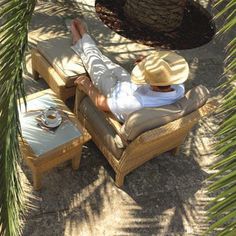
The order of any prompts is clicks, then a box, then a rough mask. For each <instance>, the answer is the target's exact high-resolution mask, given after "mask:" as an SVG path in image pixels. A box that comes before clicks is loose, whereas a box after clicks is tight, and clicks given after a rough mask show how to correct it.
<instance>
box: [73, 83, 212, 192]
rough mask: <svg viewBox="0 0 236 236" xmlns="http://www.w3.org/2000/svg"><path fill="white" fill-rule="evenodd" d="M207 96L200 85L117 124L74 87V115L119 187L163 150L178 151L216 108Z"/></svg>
mask: <svg viewBox="0 0 236 236" xmlns="http://www.w3.org/2000/svg"><path fill="white" fill-rule="evenodd" d="M208 97H209V92H208V90H207V89H206V88H205V87H204V86H202V85H200V86H197V87H195V88H193V89H192V90H190V91H189V92H188V93H187V94H186V96H185V97H184V98H182V99H180V100H179V101H178V102H176V103H175V104H172V105H166V106H163V107H159V108H144V109H141V110H139V111H136V112H134V113H132V114H131V115H130V116H129V117H128V119H127V120H126V121H125V123H124V124H120V123H119V122H118V121H117V120H116V119H115V118H114V117H113V116H112V115H111V114H107V113H104V112H101V111H99V110H98V109H97V108H96V107H95V106H94V104H93V103H92V101H91V100H90V98H89V97H88V96H85V94H84V93H83V92H82V91H80V90H79V88H77V90H76V100H75V114H76V116H77V117H78V119H79V120H80V121H81V123H82V124H83V125H84V126H85V127H86V129H87V130H88V132H89V133H90V135H91V137H92V140H93V141H94V142H95V144H96V145H97V147H98V148H99V149H100V150H101V152H102V153H103V154H104V156H105V157H106V159H107V160H108V162H109V163H110V165H111V166H112V168H113V169H114V171H115V173H116V178H115V183H116V185H117V186H118V187H121V186H122V185H123V182H124V177H125V176H126V175H127V174H128V173H129V172H131V171H133V170H134V169H136V168H137V167H139V166H141V165H142V164H143V163H145V162H146V161H148V160H150V159H152V158H153V157H156V156H158V155H159V154H161V153H164V152H166V151H171V152H172V153H173V154H176V153H177V152H178V151H179V147H180V145H181V144H182V143H183V142H184V140H185V137H186V136H187V135H188V133H189V132H190V130H191V128H192V127H193V126H194V125H195V124H196V123H197V122H198V121H199V119H200V118H201V117H203V116H205V115H208V114H209V113H211V112H212V111H213V110H214V109H215V107H216V102H215V101H207V100H208Z"/></svg>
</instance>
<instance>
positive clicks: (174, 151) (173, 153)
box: [171, 146, 180, 156]
mask: <svg viewBox="0 0 236 236" xmlns="http://www.w3.org/2000/svg"><path fill="white" fill-rule="evenodd" d="M179 150H180V146H178V147H175V148H173V149H172V150H171V153H172V155H174V156H177V155H178V154H179Z"/></svg>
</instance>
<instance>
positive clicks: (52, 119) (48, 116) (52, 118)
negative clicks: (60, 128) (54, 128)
mask: <svg viewBox="0 0 236 236" xmlns="http://www.w3.org/2000/svg"><path fill="white" fill-rule="evenodd" d="M59 118H60V115H59V114H58V111H56V110H52V109H48V110H46V111H45V112H44V120H45V122H46V124H55V123H56V122H57V121H58V119H59Z"/></svg>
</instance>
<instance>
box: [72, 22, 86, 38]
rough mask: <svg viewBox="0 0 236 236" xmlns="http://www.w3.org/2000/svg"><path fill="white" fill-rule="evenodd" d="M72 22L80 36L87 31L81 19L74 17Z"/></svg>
mask: <svg viewBox="0 0 236 236" xmlns="http://www.w3.org/2000/svg"><path fill="white" fill-rule="evenodd" d="M74 22H75V25H76V27H77V29H78V30H79V33H80V35H81V36H83V35H84V34H86V33H87V29H86V27H85V25H84V23H83V22H82V21H81V20H79V19H75V20H74Z"/></svg>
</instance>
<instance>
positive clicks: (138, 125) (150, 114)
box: [121, 85, 209, 141]
mask: <svg viewBox="0 0 236 236" xmlns="http://www.w3.org/2000/svg"><path fill="white" fill-rule="evenodd" d="M208 97H209V91H208V90H207V88H206V87H204V86H203V85H199V86H197V87H195V88H193V89H191V90H190V91H188V92H187V93H186V95H185V96H184V97H183V98H181V99H180V100H179V101H177V102H176V103H174V104H171V105H166V106H162V107H151V108H143V109H141V110H138V111H135V112H133V113H132V114H130V116H129V117H128V119H127V120H126V121H125V123H124V124H123V126H122V127H121V135H122V136H123V137H124V138H125V139H126V140H128V141H132V140H134V139H135V138H136V137H137V136H139V135H140V134H142V133H143V132H145V131H148V130H151V129H154V128H157V127H160V126H162V125H164V124H166V123H169V122H171V121H173V120H177V119H178V118H180V117H182V116H185V115H187V114H189V113H191V112H193V111H195V110H197V109H198V108H199V107H201V106H203V105H204V104H205V103H206V101H207V99H208Z"/></svg>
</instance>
